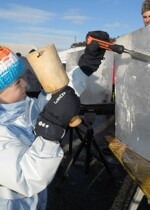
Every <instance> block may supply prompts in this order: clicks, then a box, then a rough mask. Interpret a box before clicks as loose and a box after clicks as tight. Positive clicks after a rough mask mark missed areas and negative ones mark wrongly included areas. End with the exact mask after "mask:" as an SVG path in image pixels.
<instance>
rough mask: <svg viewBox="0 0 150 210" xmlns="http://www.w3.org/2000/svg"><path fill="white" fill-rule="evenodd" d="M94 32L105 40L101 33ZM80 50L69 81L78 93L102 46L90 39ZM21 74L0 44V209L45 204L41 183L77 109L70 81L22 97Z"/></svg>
mask: <svg viewBox="0 0 150 210" xmlns="http://www.w3.org/2000/svg"><path fill="white" fill-rule="evenodd" d="M97 34H98V36H99V38H101V39H103V40H106V41H107V40H108V37H109V36H108V34H107V33H106V32H102V31H99V32H97ZM84 54H85V56H84V70H83V69H82V67H83V66H82V67H81V68H80V67H79V66H78V67H77V69H74V71H73V72H72V73H73V74H75V75H76V77H74V76H72V78H73V77H74V78H75V80H76V81H74V80H73V79H72V80H70V85H72V87H73V88H74V89H75V90H76V92H77V93H78V94H79V93H81V92H83V91H84V88H85V86H84V85H83V84H86V82H85V80H86V79H87V78H88V76H90V75H91V74H92V73H93V72H94V71H96V70H97V68H98V66H99V65H100V63H101V60H102V59H103V57H104V54H105V51H104V50H103V49H100V48H99V45H98V44H97V43H91V44H90V45H89V46H87V48H86V50H85V53H84ZM88 54H89V56H88ZM95 56H96V58H95ZM89 59H90V61H89ZM86 62H87V64H86ZM86 69H87V70H86ZM23 74H24V69H23V66H22V62H21V60H20V59H19V58H18V57H17V56H16V55H15V54H14V53H13V52H12V51H11V50H9V49H8V48H5V47H0V168H1V173H0V210H21V209H24V210H45V209H46V204H47V186H48V185H49V183H50V182H51V181H52V180H53V177H54V176H55V173H56V171H57V169H58V167H59V164H60V163H61V161H62V158H63V150H62V149H61V144H60V143H61V141H62V139H63V137H64V135H65V132H66V129H67V126H68V123H69V122H70V120H71V119H72V117H73V116H76V115H78V113H79V111H80V100H79V97H78V96H77V95H76V94H75V91H74V89H73V88H72V87H70V86H67V87H65V88H64V89H62V90H60V91H59V92H57V93H55V94H53V95H51V98H50V97H46V93H44V92H43V91H41V93H40V94H39V96H38V98H30V97H28V96H26V85H27V84H26V82H25V80H24V79H23V77H22V76H23ZM77 76H78V78H77ZM70 79H71V75H70Z"/></svg>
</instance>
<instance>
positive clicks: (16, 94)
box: [0, 78, 27, 104]
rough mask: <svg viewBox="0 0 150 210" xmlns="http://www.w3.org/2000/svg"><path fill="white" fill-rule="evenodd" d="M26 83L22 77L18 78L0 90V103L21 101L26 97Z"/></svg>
mask: <svg viewBox="0 0 150 210" xmlns="http://www.w3.org/2000/svg"><path fill="white" fill-rule="evenodd" d="M26 85H27V83H26V82H25V80H24V79H22V78H20V79H18V80H17V81H16V82H15V83H13V84H12V85H10V86H9V87H8V88H6V89H5V90H4V91H2V92H0V103H1V104H10V103H15V102H19V101H23V100H24V99H25V97H26Z"/></svg>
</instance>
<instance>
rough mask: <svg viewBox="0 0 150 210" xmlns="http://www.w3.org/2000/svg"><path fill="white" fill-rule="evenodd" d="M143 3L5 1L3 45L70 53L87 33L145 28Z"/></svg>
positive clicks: (111, 0)
mask: <svg viewBox="0 0 150 210" xmlns="http://www.w3.org/2000/svg"><path fill="white" fill-rule="evenodd" d="M142 2H143V0H93V1H91V0H87V1H85V0H66V1H63V0H60V1H56V0H55V1H51V0H3V1H1V6H0V26H1V30H0V31H1V32H0V43H16V44H32V45H36V46H37V47H43V46H46V45H48V44H55V46H56V48H57V49H58V50H60V49H68V48H70V46H71V44H72V43H74V42H80V41H84V40H85V36H86V34H87V32H88V31H92V30H103V31H107V32H108V33H109V35H110V37H117V36H122V35H125V34H128V33H130V32H132V31H135V30H137V29H139V28H142V27H144V24H143V20H142V16H141V4H142Z"/></svg>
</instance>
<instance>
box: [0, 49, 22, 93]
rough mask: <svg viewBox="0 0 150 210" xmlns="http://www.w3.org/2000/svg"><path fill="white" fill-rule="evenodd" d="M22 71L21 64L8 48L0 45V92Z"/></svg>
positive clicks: (19, 75)
mask: <svg viewBox="0 0 150 210" xmlns="http://www.w3.org/2000/svg"><path fill="white" fill-rule="evenodd" d="M23 73H24V70H23V65H22V63H21V61H20V60H19V59H18V58H17V56H16V55H15V54H14V53H13V52H12V51H11V50H9V49H8V48H6V47H2V46H0V92H1V91H3V90H4V89H6V88H7V87H8V86H10V85H11V84H13V83H14V82H15V81H16V80H17V79H18V78H19V77H21V76H22V75H23Z"/></svg>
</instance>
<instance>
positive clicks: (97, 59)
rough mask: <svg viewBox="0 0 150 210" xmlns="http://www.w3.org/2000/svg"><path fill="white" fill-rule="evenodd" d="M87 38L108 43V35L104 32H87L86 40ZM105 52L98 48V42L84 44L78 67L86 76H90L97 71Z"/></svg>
mask: <svg viewBox="0 0 150 210" xmlns="http://www.w3.org/2000/svg"><path fill="white" fill-rule="evenodd" d="M89 36H91V37H93V38H97V39H101V40H103V41H109V35H108V33H107V32H105V31H91V32H88V33H87V35H86V40H87V39H88V37H89ZM105 51H106V50H105V49H102V48H100V46H99V44H98V42H96V41H92V42H91V43H90V44H86V47H85V50H84V54H83V55H81V57H80V59H79V62H78V65H79V67H80V68H81V70H82V71H83V72H84V73H85V74H86V75H87V76H90V75H91V74H93V72H95V71H96V70H97V69H98V67H99V65H100V64H101V61H102V60H103V59H104V54H105Z"/></svg>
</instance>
